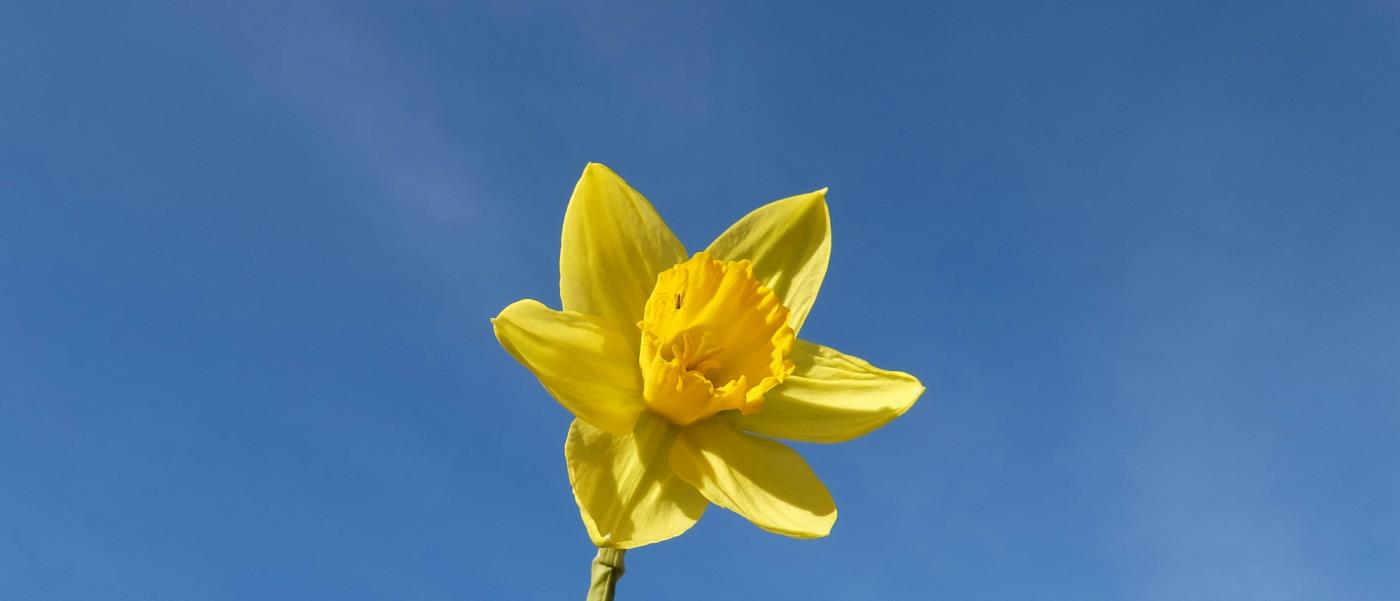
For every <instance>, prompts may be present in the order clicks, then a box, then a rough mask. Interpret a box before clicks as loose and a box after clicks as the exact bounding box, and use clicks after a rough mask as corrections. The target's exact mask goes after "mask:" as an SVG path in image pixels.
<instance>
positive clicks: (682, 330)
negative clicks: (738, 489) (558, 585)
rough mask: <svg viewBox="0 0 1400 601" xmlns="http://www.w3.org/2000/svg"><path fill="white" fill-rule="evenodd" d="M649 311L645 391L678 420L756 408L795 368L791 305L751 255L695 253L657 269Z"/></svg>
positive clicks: (642, 359)
mask: <svg viewBox="0 0 1400 601" xmlns="http://www.w3.org/2000/svg"><path fill="white" fill-rule="evenodd" d="M642 317H643V319H642V321H641V323H640V324H638V325H639V326H641V328H642V347H641V355H640V356H639V357H638V362H639V363H640V364H641V367H642V374H643V379H644V381H645V387H644V389H643V390H644V392H643V396H644V398H645V400H646V404H647V407H648V408H650V409H651V410H652V411H654V412H656V413H658V414H661V415H662V416H664V417H666V419H669V420H671V421H672V422H674V423H676V424H680V425H686V424H690V423H693V422H695V421H697V420H701V419H704V418H707V417H710V416H711V415H714V414H716V413H719V412H720V411H726V410H730V409H738V410H739V411H741V412H743V413H744V414H745V415H749V414H753V413H757V412H758V411H759V410H761V409H762V408H763V394H764V393H766V392H768V391H769V390H770V389H772V388H773V387H774V386H777V385H778V384H779V383H781V382H782V381H783V379H784V378H787V376H788V374H790V373H792V368H793V366H792V361H789V360H788V354H789V353H791V352H792V344H793V339H794V335H793V331H792V328H790V327H788V325H787V318H788V309H787V307H784V306H783V304H782V302H781V301H779V300H778V296H777V295H776V294H774V293H773V291H772V290H769V289H768V288H766V287H764V286H763V285H762V284H760V283H759V282H758V280H756V279H754V277H753V266H752V265H751V264H750V263H749V262H748V261H719V260H716V259H714V258H713V257H711V256H710V255H709V253H705V252H700V253H696V254H695V256H694V257H691V258H690V260H688V261H686V262H684V263H681V264H679V265H676V266H675V267H672V268H670V269H668V270H666V271H663V272H661V275H659V276H657V278H656V288H654V289H653V290H652V291H651V297H650V298H649V299H647V304H646V309H645V310H644V312H643V315H642Z"/></svg>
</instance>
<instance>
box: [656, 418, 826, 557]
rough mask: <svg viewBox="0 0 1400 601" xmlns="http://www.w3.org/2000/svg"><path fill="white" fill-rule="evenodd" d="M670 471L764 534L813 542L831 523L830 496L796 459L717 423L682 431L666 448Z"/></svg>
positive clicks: (786, 451)
mask: <svg viewBox="0 0 1400 601" xmlns="http://www.w3.org/2000/svg"><path fill="white" fill-rule="evenodd" d="M671 467H672V468H674V469H675V470H676V474H677V475H679V476H680V477H681V479H682V480H685V481H686V482H689V483H690V484H691V485H693V486H694V487H695V488H697V489H699V490H700V493H701V494H703V495H705V498H707V499H709V500H710V502H712V503H714V504H716V505H719V506H721V507H724V508H726V509H729V510H731V511H733V512H735V513H738V514H739V515H742V516H744V517H745V518H747V519H748V520H749V521H750V522H753V523H754V524H756V525H757V526H758V527H760V528H763V529H764V530H768V531H770V532H776V533H778V534H784V535H787V536H792V537H796V538H819V537H822V536H826V535H827V534H828V533H830V532H831V525H832V524H834V523H836V504H835V503H834V502H833V501H832V500H831V493H829V492H827V490H826V486H825V485H823V484H822V481H821V480H820V479H818V478H817V475H816V474H814V473H812V468H810V467H807V462H806V461H803V460H802V456H801V455H798V454H797V452H796V451H793V450H792V449H790V448H788V447H787V446H785V445H783V444H782V443H779V442H777V441H773V440H768V439H766V438H759V437H757V436H754V435H752V434H745V433H743V432H739V431H738V430H735V429H734V428H733V426H731V425H730V424H729V422H727V421H725V420H723V419H711V420H706V421H703V422H698V423H695V424H692V425H690V426H687V427H685V428H684V429H682V430H681V433H680V435H679V436H677V437H676V442H675V444H673V445H672V446H671Z"/></svg>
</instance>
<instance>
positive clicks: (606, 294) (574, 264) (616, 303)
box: [559, 163, 686, 338]
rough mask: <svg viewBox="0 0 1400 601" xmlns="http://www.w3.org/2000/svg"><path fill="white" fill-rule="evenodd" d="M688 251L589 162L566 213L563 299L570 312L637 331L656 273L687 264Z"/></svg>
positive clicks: (630, 193)
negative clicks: (605, 320)
mask: <svg viewBox="0 0 1400 601" xmlns="http://www.w3.org/2000/svg"><path fill="white" fill-rule="evenodd" d="M685 258H686V252H685V247H684V246H682V245H681V243H680V241H679V240H677V239H676V236H675V234H672V233H671V229H670V228H668V227H666V222H665V221H662V219H661V216H660V215H658V214H657V213H656V209H654V208H652V206H651V203H649V202H647V199H646V198H644V197H643V196H642V195H641V194H640V193H638V192H637V191H636V190H633V189H632V187H631V186H629V185H627V182H625V181H622V178H621V177H618V176H617V174H616V173H613V172H612V170H611V169H608V168H607V167H604V166H602V165H599V164H597V163H589V164H588V166H587V167H585V168H584V169H583V176H582V177H580V178H579V180H578V185H577V186H575V187H574V195H573V198H570V199H569V208H568V209H567V210H566V211H565V212H564V234H563V239H562V241H561V246H560V249H559V298H560V299H561V300H562V301H563V303H564V309H565V310H566V311H578V312H579V313H584V314H586V315H599V316H602V317H604V318H606V319H608V320H610V321H612V322H613V323H616V324H619V325H620V326H622V327H624V328H627V330H628V331H630V332H633V336H634V338H635V336H636V333H635V330H636V325H637V322H638V321H641V319H642V306H643V305H644V304H646V300H647V296H649V295H650V294H651V289H652V287H653V286H655V285H656V274H658V273H661V271H662V270H664V269H666V268H668V267H670V266H672V265H675V264H676V263H680V262H681V261H684V260H685Z"/></svg>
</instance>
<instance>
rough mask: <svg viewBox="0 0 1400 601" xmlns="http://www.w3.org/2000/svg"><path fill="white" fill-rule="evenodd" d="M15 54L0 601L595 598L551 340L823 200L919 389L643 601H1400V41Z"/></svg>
mask: <svg viewBox="0 0 1400 601" xmlns="http://www.w3.org/2000/svg"><path fill="white" fill-rule="evenodd" d="M168 4H169V5H166V6H159V5H158V3H133V4H126V3H92V4H83V3H76V4H67V3H27V2H19V3H13V2H12V3H5V4H4V5H3V6H0V81H3V85H0V88H3V89H0V481H3V485H2V486H0V598H4V599H35V600H41V599H43V600H47V599H54V600H59V599H84V600H86V599H99V598H100V599H112V600H120V599H133V600H135V599H140V600H161V599H172V600H173V599H180V600H183V599H207V600H224V599H295V600H307V599H424V600H435V599H561V598H579V597H581V595H582V592H583V588H584V586H585V580H586V571H587V563H588V561H589V559H590V558H591V555H592V550H591V546H590V544H589V542H588V539H587V536H586V534H585V532H584V530H583V526H582V525H581V523H580V521H579V518H578V514H577V510H576V508H575V507H574V505H573V502H572V499H571V497H570V494H569V489H568V483H567V479H566V475H565V471H564V464H563V459H562V445H563V440H564V433H565V430H566V427H567V425H568V422H569V416H568V415H567V413H566V412H565V411H564V410H563V409H562V408H560V407H559V406H558V405H557V404H556V403H554V402H553V401H552V400H551V399H549V398H548V396H547V395H546V394H545V393H544V392H543V390H542V389H540V387H539V386H538V384H537V383H536V382H535V381H534V379H533V378H532V377H530V376H529V375H528V374H527V372H526V371H525V370H524V369H522V368H520V367H519V366H518V365H516V364H515V363H514V362H513V361H512V360H511V359H510V358H509V357H508V356H507V355H506V354H505V353H504V352H502V351H501V349H500V348H499V347H498V346H497V344H496V341H495V340H494V339H493V337H492V336H491V333H490V328H489V325H488V322H487V318H488V317H490V316H493V315H495V314H496V313H497V312H498V311H499V310H500V309H501V308H502V307H504V306H505V305H506V304H508V303H510V302H512V301H514V300H516V299H518V298H522V297H532V298H538V299H541V300H544V301H545V302H547V303H549V304H551V305H555V306H557V303H558V293H557V289H556V283H557V278H558V274H557V253H558V241H559V238H558V236H559V226H560V223H561V221H562V218H563V211H564V204H565V202H566V200H567V198H568V194H569V192H570V190H571V188H572V185H573V182H574V180H575V179H576V178H577V177H578V175H579V173H580V171H581V170H582V168H583V166H584V164H585V163H586V162H587V161H597V162H602V163H605V164H608V165H610V166H611V167H613V168H614V169H616V170H617V171H618V172H620V173H621V174H622V175H623V176H624V177H626V178H628V180H629V181H631V183H633V184H634V185H635V186H636V187H637V188H639V189H640V190H641V191H642V192H643V193H645V194H646V195H648V197H649V198H650V199H651V200H652V201H653V202H654V203H655V204H656V206H657V207H658V209H659V210H660V211H661V213H662V214H663V215H664V216H665V217H666V218H667V219H668V220H669V222H670V223H671V226H672V227H673V229H674V230H675V231H676V232H677V234H678V235H679V236H680V237H681V238H682V240H684V241H685V242H686V243H687V244H688V245H689V246H690V247H691V248H700V247H703V245H704V244H706V243H707V242H708V241H709V239H710V238H711V237H712V236H714V235H715V234H717V233H718V232H720V231H722V230H723V229H724V228H725V227H726V226H727V225H728V224H729V223H730V222H731V221H732V220H734V219H736V218H738V217H739V216H741V215H743V214H744V213H745V212H747V211H748V210H750V209H752V208H753V207H755V206H757V205H759V204H760V203H763V202H767V201H769V200H773V199H776V198H780V197H783V196H787V195H790V194H795V193H799V192H805V191H809V190H812V189H816V188H820V187H823V186H830V188H831V192H830V197H829V198H830V202H831V214H832V219H833V227H834V236H835V243H834V256H833V259H832V264H831V270H830V272H829V273H828V277H827V280H826V285H825V288H824V290H823V292H822V295H821V297H820V298H819V300H818V303H817V305H816V308H815V310H814V312H813V314H812V317H811V318H810V319H809V320H808V322H807V326H806V328H805V329H804V332H803V333H804V336H805V337H808V338H810V339H813V340H816V341H818V342H822V343H825V344H829V345H831V346H834V347H837V348H840V349H842V350H846V351H848V352H851V353H853V354H857V355H860V356H862V357H865V358H867V359H869V360H871V361H873V362H875V363H876V364H878V365H881V366H884V367H888V368H891V369H900V370H905V371H909V372H912V373H915V374H917V375H918V376H920V377H921V378H922V379H923V380H924V382H925V384H927V385H928V388H929V392H928V393H927V394H926V395H925V396H924V398H923V399H922V400H921V401H920V403H919V405H917V406H916V407H915V408H914V409H913V410H912V411H911V412H910V413H909V414H907V415H906V416H904V417H903V418H901V419H900V420H899V421H897V422H895V423H893V424H892V425H890V426H889V427H887V428H885V429H883V430H881V431H879V432H877V433H876V434H874V435H871V436H869V437H866V438H863V439H860V440H858V441H855V442H852V443H848V444H844V445H836V446H812V445H806V446H802V447H801V448H800V450H801V451H802V452H803V453H804V455H805V456H806V457H807V458H808V460H809V462H810V463H811V464H812V465H813V466H814V468H815V469H816V470H817V472H818V473H819V474H821V475H822V476H823V478H824V479H825V480H826V482H827V484H828V486H829V487H830V488H831V490H832V492H833V494H834V496H835V498H836V500H837V503H838V505H839V506H840V508H841V513H840V520H839V521H838V523H837V525H836V528H835V530H834V531H833V533H832V535H831V537H829V538H827V539H824V540H820V541H794V540H789V539H784V538H781V537H777V536H774V535H770V534H767V533H764V532H762V531H760V530H758V529H757V528H754V527H752V526H751V525H749V524H748V523H747V522H745V521H743V520H742V519H740V518H738V517H737V516H734V515H733V514H729V513H727V512H725V511H722V510H715V509H712V510H711V511H710V512H708V513H707V515H706V516H705V518H704V519H703V520H702V521H701V522H700V524H699V525H698V526H697V527H696V528H694V529H693V530H692V531H691V532H689V533H688V534H686V535H685V536H683V537H681V538H679V539H675V540H672V541H668V542H665V543H662V544H659V545H654V546H651V547H647V548H644V549H642V550H640V551H636V552H633V553H630V554H629V555H628V562H629V568H630V569H629V572H628V574H627V576H626V578H625V579H624V580H623V582H622V594H620V595H619V596H620V597H621V598H627V599H714V598H735V599H745V598H752V599H855V598H884V599H899V598H910V599H913V598H947V599H969V600H975V599H1139V600H1146V601H1153V600H1177V599H1203V600H1212V599H1222V600H1223V599H1229V600H1242V599H1243V600H1252V599H1259V600H1270V601H1277V600H1290V599H1300V600H1301V599H1349V600H1350V599H1355V600H1372V599H1374V600H1380V599H1395V598H1397V596H1400V469H1397V467H1396V461H1397V457H1400V369H1397V366H1396V358H1397V357H1398V356H1400V313H1397V311H1396V307H1397V306H1400V269H1397V268H1396V264H1397V262H1400V235H1397V231H1396V230H1397V226H1400V202H1398V201H1400V169H1397V161H1400V34H1397V32H1400V7H1397V5H1396V4H1395V3H1394V2H1384V1H1377V2H1315V3H1303V2H1263V1H1258V2H1178V3H1152V4H1136V3H1121V2H1102V3H1076V4H1072V5H1066V4H1051V3H1041V2H961V1H959V2H947V3H938V4H932V3H930V4H922V3H919V4H915V3H909V4H903V3H882V2H862V3H850V4H830V3H809V2H803V3H793V4H786V5H784V4H777V3H748V2H743V3H726V2H714V3H703V4H700V3H697V4H693V5H690V6H654V5H648V6H642V5H640V3H638V4H637V5H628V4H623V3H609V2H602V3H563V2H549V1H540V2H514V1H497V2H482V3H428V4H420V5H414V6H409V5H407V4H404V3H376V4H373V5H371V4H354V5H350V4H346V5H329V4H315V3H282V2H278V3H237V4H229V5H209V6H193V5H187V4H186V3H168Z"/></svg>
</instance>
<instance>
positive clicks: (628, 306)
mask: <svg viewBox="0 0 1400 601" xmlns="http://www.w3.org/2000/svg"><path fill="white" fill-rule="evenodd" d="M830 255H831V229H830V222H829V220H828V217H827V209H826V190H819V191H817V192H812V193H809V194H802V195H799V196H793V197H791V198H786V199H783V200H779V201H777V202H773V203H771V204H768V205H766V206H764V207H761V208H759V209H758V210H756V211H754V212H752V213H749V214H748V215H747V216H745V217H744V218H743V219H740V220H739V222H738V223H735V224H734V225H733V226H731V227H730V228H729V229H728V230H727V231H725V232H724V233H723V234H720V236H719V238H717V239H716V240H715V241H714V242H712V243H711V244H710V246H709V248H707V249H705V250H704V251H701V252H698V253H695V255H693V256H690V255H688V253H687V252H686V250H685V247H683V246H681V243H680V241H679V240H677V239H676V237H675V235H674V234H672V233H671V229H670V228H669V227H667V226H666V223H665V222H664V221H662V219H661V217H660V216H659V215H657V213H656V210H655V209H654V208H652V206H651V204H650V203H648V202H647V200H646V198H643V197H642V195H641V194H639V193H638V192H637V191H636V190H633V189H632V187H631V186H629V185H627V183H626V182H624V181H623V180H622V178H620V177H618V176H617V174H616V173H613V172H612V170H610V169H608V168H607V167H604V166H602V165H598V164H589V165H588V166H587V167H586V168H585V169H584V171H583V176H582V177H581V178H579V182H578V185H577V187H575V188H574V194H573V198H571V199H570V201H569V208H568V210H567V211H566V212H565V214H564V233H563V242H562V248H561V250H560V257H559V296H560V298H561V300H562V301H563V306H564V310H563V311H555V310H553V309H550V308H549V307H546V306H545V305H543V304H541V303H540V302H538V301H534V300H522V301H518V302H516V303H514V304H512V305H510V306H509V307H506V308H505V310H503V311H501V314H500V315H498V316H497V317H496V318H495V319H493V320H492V324H493V326H494V328H495V332H496V338H497V339H498V340H500V342H501V345H502V346H504V347H505V348H506V350H507V351H509V352H510V354H511V355H513V356H514V357H515V358H516V360H518V361H520V363H522V364H524V365H525V367H527V368H529V369H530V371H532V372H534V374H535V376H537V377H538V378H539V380H540V382H541V383H542V384H544V387H545V389H546V390H548V391H549V393H550V394H551V395H553V396H554V398H555V399H558V401H559V403H560V404H561V405H563V406H564V408H566V409H568V410H569V411H570V412H572V413H573V414H574V416H575V417H576V419H574V422H573V425H571V426H570V427H569V436H568V440H567V442H566V443H565V446H564V455H565V458H566V459H567V463H568V469H569V481H570V483H571V484H572V485H573V489H574V499H575V500H576V501H577V502H578V506H579V513H580V514H581V515H582V516H583V523H584V525H585V526H586V527H587V528H588V534H589V536H590V537H591V538H592V539H593V543H594V544H596V545H597V546H599V547H611V548H620V549H629V548H633V547H639V546H642V545H646V544H650V543H654V542H657V541H662V540H665V539H668V538H671V537H674V536H677V535H679V534H681V533H683V532H685V531H686V530H687V529H689V528H690V527H691V526H692V525H694V524H695V522H696V521H697V520H699V519H700V515H701V514H703V513H704V512H705V508H706V507H707V506H708V504H709V503H714V504H716V505H719V506H721V507H724V508H726V509H729V510H731V511H734V512H736V513H738V514H739V515H742V516H744V517H745V518H747V519H748V520H749V521H751V522H753V523H754V524H756V525H758V526H759V527H761V528H763V529H765V530H769V531H772V532H776V533H779V534H785V535H787V536H793V537H798V538H817V537H822V536H826V535H827V534H828V533H829V532H830V531H831V526H832V524H833V523H835V521H836V505H835V503H833V502H832V500H831V495H830V493H828V492H827V490H826V486H824V485H823V484H822V482H821V480H819V479H818V478H817V476H816V474H814V473H813V472H812V469H811V468H810V467H808V466H807V463H806V462H805V461H803V460H802V457H801V456H799V455H798V454H797V453H796V452H795V451H793V450H792V449H791V448H788V447H787V446H786V445H784V444H782V443H780V442H777V441H775V440H773V438H784V439H790V440H797V441H804V442H818V443H831V442H841V441H844V440H850V439H852V438H855V437H857V436H861V435H863V434H866V433H868V432H870V431H871V430H874V429H876V428H879V427H880V426H882V425H884V424H885V423H887V422H889V421H890V420H892V419H894V418H896V417H898V416H900V415H901V414H903V413H904V412H905V411H907V410H908V409H909V407H911V406H913V404H914V401H915V400H917V399H918V398H919V395H921V394H922V393H923V391H924V387H923V385H921V384H920V383H919V381H918V380H917V379H915V378H914V377H913V376H911V375H909V374H905V373H900V372H892V371H885V370H882V369H879V368H876V367H874V366H872V365H870V364H869V363H866V362H865V361H862V360H860V359H857V358H855V357H852V356H850V355H845V354H842V353H840V352H837V351H835V350H833V349H831V348H828V347H825V346H821V345H819V344H814V343H811V342H807V341H805V340H800V339H798V338H797V337H796V336H797V333H798V331H800V330H801V328H802V322H803V321H804V320H805V319H806V318H807V312H808V311H809V310H811V308H812V303H813V302H814V301H815V300H816V297H817V290H818V288H820V287H821V283H822V278H823V277H824V276H825V275H826V266H827V261H828V258H829V257H830Z"/></svg>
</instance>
